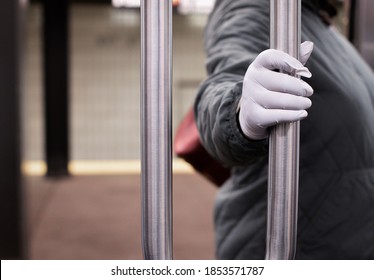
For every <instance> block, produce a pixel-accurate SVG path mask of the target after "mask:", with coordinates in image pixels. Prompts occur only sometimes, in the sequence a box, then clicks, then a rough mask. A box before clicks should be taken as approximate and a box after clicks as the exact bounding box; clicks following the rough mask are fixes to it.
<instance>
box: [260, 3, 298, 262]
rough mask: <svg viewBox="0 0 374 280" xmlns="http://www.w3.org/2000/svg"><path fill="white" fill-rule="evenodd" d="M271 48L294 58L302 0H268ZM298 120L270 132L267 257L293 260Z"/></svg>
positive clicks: (295, 219) (278, 126)
mask: <svg viewBox="0 0 374 280" xmlns="http://www.w3.org/2000/svg"><path fill="white" fill-rule="evenodd" d="M270 17H271V23H270V26H271V28H270V47H271V48H274V49H278V50H282V51H284V52H286V53H288V54H290V55H292V56H294V57H296V58H298V56H299V46H300V25H301V21H300V17H301V0H271V11H270ZM299 128H300V124H299V122H294V123H283V124H279V125H277V126H275V127H274V128H273V129H272V131H271V133H270V140H269V141H270V143H269V149H270V151H269V183H268V225H267V248H266V259H270V260H274V259H279V260H285V259H293V258H294V256H295V251H296V237H297V236H296V235H297V202H298V181H299Z"/></svg>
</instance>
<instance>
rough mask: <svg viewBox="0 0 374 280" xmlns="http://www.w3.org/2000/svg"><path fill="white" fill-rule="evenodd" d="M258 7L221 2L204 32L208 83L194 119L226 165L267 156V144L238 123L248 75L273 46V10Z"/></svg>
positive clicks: (242, 1) (250, 1) (242, 0)
mask: <svg viewBox="0 0 374 280" xmlns="http://www.w3.org/2000/svg"><path fill="white" fill-rule="evenodd" d="M258 2H260V3H261V2H263V1H256V0H236V1H231V0H230V1H227V0H217V2H216V5H215V8H214V10H213V11H212V13H211V15H210V17H209V20H208V23H207V26H206V29H205V49H206V54H207V64H206V66H207V72H208V78H207V79H206V80H205V82H204V83H203V84H202V85H201V87H200V89H199V92H198V95H197V97H196V100H195V118H196V124H197V127H198V130H199V133H200V139H201V141H202V144H203V145H204V147H205V148H206V150H207V151H208V152H209V153H210V154H211V155H212V156H213V157H214V158H216V159H218V160H219V161H221V162H222V163H223V164H224V165H227V166H235V165H246V164H249V163H251V162H253V161H255V160H256V159H257V158H258V157H261V156H264V155H266V154H267V148H268V145H267V144H268V143H267V139H265V140H261V141H251V140H249V139H248V138H246V137H245V136H244V134H243V133H242V132H241V130H240V127H239V123H238V120H237V108H238V103H239V100H240V97H241V92H242V84H243V77H244V74H245V72H246V70H247V68H248V66H249V64H250V63H251V62H252V61H253V60H254V59H255V57H256V56H257V55H258V54H259V53H260V52H261V51H263V50H265V49H267V48H268V45H269V43H268V42H269V35H268V34H269V10H268V9H269V7H268V5H264V4H263V3H262V4H261V5H259V4H258ZM265 2H267V1H265Z"/></svg>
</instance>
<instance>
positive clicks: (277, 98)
mask: <svg viewBox="0 0 374 280" xmlns="http://www.w3.org/2000/svg"><path fill="white" fill-rule="evenodd" d="M312 50H313V43H312V42H308V41H307V42H304V43H302V44H301V46H300V61H298V60H297V59H296V58H293V57H292V56H290V55H288V54H286V53H284V52H282V51H278V50H273V49H269V50H265V51H263V52H262V53H260V54H259V55H258V56H257V57H256V59H255V60H254V61H253V62H252V63H251V65H250V66H249V67H248V69H247V72H246V74H245V76H244V82H243V90H242V97H241V100H240V103H239V109H240V111H239V124H240V127H241V129H242V131H243V133H244V134H245V135H246V136H247V137H248V138H250V139H252V140H260V139H264V138H266V137H267V136H268V129H267V128H268V127H270V126H273V125H276V124H278V123H280V122H294V121H298V120H301V119H303V118H305V117H306V116H307V115H308V113H307V111H306V109H308V108H309V107H310V106H311V105H312V102H311V101H310V99H309V98H308V97H310V96H311V95H312V94H313V89H312V88H311V86H310V85H308V84H307V83H306V82H304V81H302V80H300V79H298V78H296V77H292V76H290V75H288V74H284V73H279V72H275V71H272V70H275V69H277V70H280V71H282V72H286V73H289V74H296V75H300V76H303V77H307V78H310V77H311V76H312V74H311V73H310V72H309V70H308V68H306V67H304V64H305V63H306V61H307V60H308V58H309V56H310V54H311V53H312Z"/></svg>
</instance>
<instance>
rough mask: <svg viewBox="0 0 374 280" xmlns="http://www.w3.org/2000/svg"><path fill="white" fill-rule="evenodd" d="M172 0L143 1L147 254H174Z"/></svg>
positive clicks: (148, 256) (168, 256)
mask: <svg viewBox="0 0 374 280" xmlns="http://www.w3.org/2000/svg"><path fill="white" fill-rule="evenodd" d="M171 12H172V2H171V0H160V1H154V0H142V2H141V65H142V69H141V81H142V84H141V93H142V94H141V125H142V129H141V130H142V131H141V141H142V241H143V254H144V258H145V259H157V260H159V259H172V176H171V164H172V141H171V139H172V137H171V136H172V126H171V82H172V78H171V73H172V71H171V65H172V43H171V39H172V32H171V28H172V13H171Z"/></svg>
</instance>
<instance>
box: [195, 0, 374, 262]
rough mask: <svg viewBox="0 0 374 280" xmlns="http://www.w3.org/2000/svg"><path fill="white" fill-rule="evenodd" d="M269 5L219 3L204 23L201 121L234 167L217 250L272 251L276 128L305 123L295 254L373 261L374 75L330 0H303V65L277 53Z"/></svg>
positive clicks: (219, 200)
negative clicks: (341, 29) (271, 160)
mask: <svg viewBox="0 0 374 280" xmlns="http://www.w3.org/2000/svg"><path fill="white" fill-rule="evenodd" d="M269 2H270V1H258V0H235V1H232V0H217V1H216V3H215V7H214V9H213V11H212V13H211V14H210V16H209V20H208V23H207V26H206V30H205V50H206V54H207V63H206V65H207V72H208V77H207V79H206V80H205V81H204V82H203V84H202V85H201V87H200V89H199V92H198V94H197V97H196V100H195V106H194V111H195V119H196V123H197V127H198V129H199V133H200V138H201V141H202V144H203V145H204V147H205V148H206V150H207V151H208V152H209V153H210V154H211V155H212V156H213V157H214V158H216V159H217V160H219V161H220V162H221V163H222V164H224V165H225V166H227V167H230V169H231V176H230V178H229V179H228V180H227V181H226V182H225V183H224V184H223V185H222V186H221V188H220V189H219V191H218V194H217V197H216V203H215V214H214V220H215V228H216V256H217V258H219V259H264V258H265V247H266V244H265V243H266V211H267V176H268V135H269V129H270V128H271V126H273V125H275V124H277V123H280V122H293V121H298V120H301V123H300V126H301V128H300V171H299V177H300V180H299V209H298V212H299V216H298V236H297V249H296V259H374V74H373V72H372V70H371V69H370V67H369V66H368V65H367V64H366V63H365V62H364V61H363V59H362V58H361V57H360V55H359V54H358V53H357V51H356V50H355V49H354V47H353V46H352V45H351V44H350V43H349V42H348V41H347V40H346V39H345V38H344V37H343V36H342V35H341V34H339V33H338V32H337V31H336V30H335V29H334V28H333V27H332V26H331V25H330V24H329V22H328V17H326V15H329V14H330V15H332V14H333V11H334V9H333V7H332V6H331V5H330V4H329V3H328V1H327V0H326V1H323V0H302V4H303V5H302V27H301V30H302V37H301V39H302V42H304V43H303V44H302V45H301V47H300V61H298V60H296V59H294V58H292V57H290V56H289V55H287V54H285V53H283V52H280V51H276V50H270V49H269V9H270V7H269V6H270V4H269ZM274 70H275V71H274ZM276 70H283V71H285V72H293V73H295V72H296V73H298V74H299V75H300V76H301V77H302V79H301V80H298V79H296V78H294V77H291V76H289V75H287V74H282V73H280V72H277V71H276Z"/></svg>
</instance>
